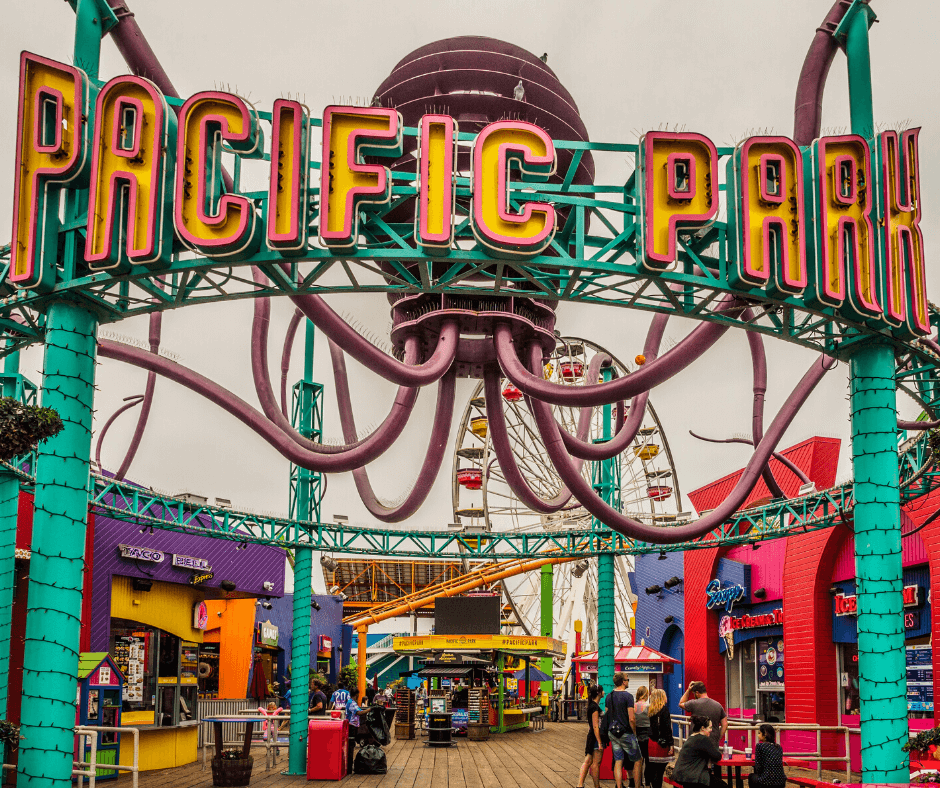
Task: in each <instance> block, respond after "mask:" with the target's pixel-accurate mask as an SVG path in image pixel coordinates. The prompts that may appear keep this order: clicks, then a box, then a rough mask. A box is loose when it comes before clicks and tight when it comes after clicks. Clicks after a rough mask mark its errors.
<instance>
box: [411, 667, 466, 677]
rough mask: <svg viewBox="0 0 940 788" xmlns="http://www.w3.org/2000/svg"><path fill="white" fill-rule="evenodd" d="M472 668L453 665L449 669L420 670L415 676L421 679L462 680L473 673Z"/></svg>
mask: <svg viewBox="0 0 940 788" xmlns="http://www.w3.org/2000/svg"><path fill="white" fill-rule="evenodd" d="M473 670H474V669H473V668H472V667H470V666H469V665H454V666H453V667H451V668H422V669H421V670H419V671H418V672H417V674H416V675H418V676H420V677H421V678H423V679H430V678H445V679H448V678H463V677H464V676H469V675H470V674H471V673H473Z"/></svg>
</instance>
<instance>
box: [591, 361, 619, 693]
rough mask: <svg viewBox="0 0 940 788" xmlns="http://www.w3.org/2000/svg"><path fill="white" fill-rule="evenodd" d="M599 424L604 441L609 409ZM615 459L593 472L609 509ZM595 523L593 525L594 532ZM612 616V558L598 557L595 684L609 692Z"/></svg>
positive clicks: (606, 375) (607, 372)
mask: <svg viewBox="0 0 940 788" xmlns="http://www.w3.org/2000/svg"><path fill="white" fill-rule="evenodd" d="M601 374H602V377H603V379H604V380H605V381H608V380H611V379H612V378H613V371H612V369H611V368H610V367H607V368H605V369H603V370H602V371H601ZM602 413H603V421H602V430H601V437H600V440H601V441H608V440H610V438H611V437H612V435H613V423H612V421H613V420H612V413H611V406H610V405H605V406H604V409H603V411H602ZM616 463H617V458H613V459H610V460H602V461H601V462H600V463H598V465H599V467H598V468H596V469H595V473H594V476H595V483H594V487H595V489H596V490H597V492H598V494H599V495H600V497H601V498H602V499H603V500H604V501H605V502H606V503H608V504H610V505H611V506H614V507H615V508H619V507H618V506H617V504H618V503H619V498H620V496H619V492H620V490H619V489H618V488H619V484H618V483H617V482H618V480H617V473H616V469H617V468H619V466H617V465H616ZM598 525H599V523H597V522H595V523H594V526H595V528H596V527H597V526H598ZM616 628H617V620H616V612H615V605H614V556H613V554H611V553H601V555H599V556H598V558H597V681H598V683H599V684H600V685H601V686H602V687H603V688H604V691H605V692H610V690H611V689H612V688H613V686H614V670H615V664H614V657H615V656H616V651H615V649H616V647H617V644H616V643H615V642H614V641H615V640H616Z"/></svg>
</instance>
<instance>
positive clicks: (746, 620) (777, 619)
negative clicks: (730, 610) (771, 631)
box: [718, 607, 783, 632]
mask: <svg viewBox="0 0 940 788" xmlns="http://www.w3.org/2000/svg"><path fill="white" fill-rule="evenodd" d="M780 626H783V608H782V607H778V608H777V609H776V610H771V611H770V612H769V613H758V614H757V615H753V616H752V615H750V614H749V613H745V614H744V615H742V616H722V617H721V621H719V622H718V631H719V632H728V631H732V630H735V629H755V628H757V627H780Z"/></svg>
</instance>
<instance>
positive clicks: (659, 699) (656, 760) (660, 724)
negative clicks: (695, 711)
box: [637, 689, 676, 788]
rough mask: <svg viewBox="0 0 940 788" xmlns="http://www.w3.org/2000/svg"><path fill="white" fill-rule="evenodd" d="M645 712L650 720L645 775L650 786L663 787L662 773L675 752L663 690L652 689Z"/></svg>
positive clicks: (670, 719)
mask: <svg viewBox="0 0 940 788" xmlns="http://www.w3.org/2000/svg"><path fill="white" fill-rule="evenodd" d="M637 694H639V693H637ZM647 714H648V715H649V721H650V737H649V740H648V742H647V746H648V748H649V750H648V751H649V763H648V764H647V765H646V776H647V779H648V780H649V784H650V785H651V786H652V788H663V775H664V774H665V773H666V767H667V766H668V765H669V763H670V762H671V761H672V757H673V755H675V752H676V750H675V738H674V737H673V735H672V717H671V716H670V714H669V705H668V703H667V698H666V693H665V692H664V691H663V690H661V689H654V690H653V691H652V692H651V693H650V702H649V707H648V708H647Z"/></svg>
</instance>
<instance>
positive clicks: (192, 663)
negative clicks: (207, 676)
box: [180, 640, 199, 684]
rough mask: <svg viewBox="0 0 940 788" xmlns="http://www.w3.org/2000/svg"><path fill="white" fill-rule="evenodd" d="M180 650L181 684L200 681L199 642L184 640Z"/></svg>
mask: <svg viewBox="0 0 940 788" xmlns="http://www.w3.org/2000/svg"><path fill="white" fill-rule="evenodd" d="M180 645H181V646H182V648H181V650H180V684H196V683H198V682H199V644H198V643H191V642H189V641H187V640H184V641H182V643H181V644H180Z"/></svg>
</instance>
